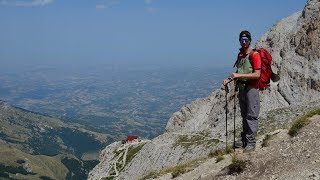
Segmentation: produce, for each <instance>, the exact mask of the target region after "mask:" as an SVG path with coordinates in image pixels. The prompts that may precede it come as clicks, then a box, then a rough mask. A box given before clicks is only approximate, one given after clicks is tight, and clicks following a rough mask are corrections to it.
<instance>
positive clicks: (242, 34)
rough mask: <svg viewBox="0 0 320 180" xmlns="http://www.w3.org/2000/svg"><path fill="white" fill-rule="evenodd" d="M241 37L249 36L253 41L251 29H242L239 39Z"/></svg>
mask: <svg viewBox="0 0 320 180" xmlns="http://www.w3.org/2000/svg"><path fill="white" fill-rule="evenodd" d="M241 37H247V38H248V39H249V41H250V42H251V34H250V32H249V31H246V30H245V31H241V32H240V34H239V40H240V38H241Z"/></svg>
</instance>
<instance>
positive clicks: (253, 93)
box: [223, 31, 261, 152]
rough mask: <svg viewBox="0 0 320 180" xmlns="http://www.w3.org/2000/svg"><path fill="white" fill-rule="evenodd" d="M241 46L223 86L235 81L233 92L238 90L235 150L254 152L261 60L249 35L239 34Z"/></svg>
mask: <svg viewBox="0 0 320 180" xmlns="http://www.w3.org/2000/svg"><path fill="white" fill-rule="evenodd" d="M239 42H240V45H241V48H240V52H239V53H238V57H237V61H236V63H235V65H234V67H236V68H237V71H236V72H234V73H232V74H231V76H230V77H229V78H228V79H225V80H224V81H223V85H224V86H227V84H228V83H230V82H231V81H233V80H235V91H236V90H237V89H238V90H239V95H238V98H239V104H240V110H241V116H242V133H241V141H237V142H236V143H235V148H241V147H242V148H244V152H251V151H254V150H255V146H256V134H257V131H258V117H259V111H260V97H259V89H258V86H259V78H260V72H261V58H260V55H259V53H257V52H255V51H253V50H252V47H251V34H250V32H249V31H241V32H240V34H239Z"/></svg>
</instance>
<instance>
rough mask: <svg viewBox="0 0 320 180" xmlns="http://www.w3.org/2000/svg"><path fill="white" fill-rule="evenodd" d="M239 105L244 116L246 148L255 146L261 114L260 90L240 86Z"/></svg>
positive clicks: (243, 139)
mask: <svg viewBox="0 0 320 180" xmlns="http://www.w3.org/2000/svg"><path fill="white" fill-rule="evenodd" d="M239 104H240V109H241V116H242V133H241V136H242V142H244V144H245V145H246V146H255V145H256V135H257V131H258V117H259V112H260V96H259V90H258V89H255V88H252V87H248V86H242V87H241V85H240V86H239Z"/></svg>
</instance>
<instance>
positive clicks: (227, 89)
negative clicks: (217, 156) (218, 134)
mask: <svg viewBox="0 0 320 180" xmlns="http://www.w3.org/2000/svg"><path fill="white" fill-rule="evenodd" d="M225 90H226V152H227V150H228V93H229V88H228V85H225Z"/></svg>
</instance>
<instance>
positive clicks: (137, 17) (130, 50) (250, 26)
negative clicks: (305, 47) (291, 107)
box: [0, 0, 306, 68]
mask: <svg viewBox="0 0 320 180" xmlns="http://www.w3.org/2000/svg"><path fill="white" fill-rule="evenodd" d="M305 3H306V1H305V0H268V1H256V0H247V1H239V0H0V62H1V63H0V65H1V67H6V66H7V65H8V64H20V65H34V64H37V65H39V64H40V65H46V64H49V65H57V64H67V65H70V64H87V63H88V64H101V63H107V64H110V63H130V64H136V63H137V64H167V65H171V64H172V65H178V66H183V64H188V65H194V66H197V65H199V66H231V65H232V64H233V62H234V58H235V55H236V53H237V49H238V47H239V44H238V34H239V32H240V31H241V30H243V29H247V30H249V31H250V32H251V33H252V35H253V38H254V39H255V40H256V39H257V38H259V37H260V36H261V35H262V34H263V33H265V32H266V31H267V30H268V29H269V28H270V27H271V26H272V25H273V24H274V23H275V22H276V21H278V20H280V19H282V18H284V17H287V16H289V15H291V14H292V13H294V12H297V11H300V10H302V9H303V8H304V5H305ZM10 67H12V66H10ZM10 67H8V68H10Z"/></svg>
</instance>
